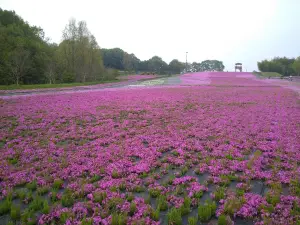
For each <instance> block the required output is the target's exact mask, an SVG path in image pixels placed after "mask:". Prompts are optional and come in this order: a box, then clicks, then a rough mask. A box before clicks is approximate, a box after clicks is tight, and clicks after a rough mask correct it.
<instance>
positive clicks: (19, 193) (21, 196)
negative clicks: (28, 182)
mask: <svg viewBox="0 0 300 225" xmlns="http://www.w3.org/2000/svg"><path fill="white" fill-rule="evenodd" d="M17 197H18V198H19V199H20V200H24V199H25V198H26V191H25V189H20V190H17Z"/></svg>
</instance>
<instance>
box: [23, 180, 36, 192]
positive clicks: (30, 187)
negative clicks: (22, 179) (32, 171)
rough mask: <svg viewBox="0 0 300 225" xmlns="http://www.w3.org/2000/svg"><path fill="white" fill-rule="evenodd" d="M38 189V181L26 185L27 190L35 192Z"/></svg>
mask: <svg viewBox="0 0 300 225" xmlns="http://www.w3.org/2000/svg"><path fill="white" fill-rule="evenodd" d="M36 187H37V184H36V181H35V180H34V181H32V182H30V183H28V184H26V188H28V189H29V190H30V191H35V190H36Z"/></svg>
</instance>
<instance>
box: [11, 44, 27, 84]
mask: <svg viewBox="0 0 300 225" xmlns="http://www.w3.org/2000/svg"><path fill="white" fill-rule="evenodd" d="M29 65H30V53H29V51H27V50H25V49H23V48H18V49H16V50H14V51H13V52H12V53H11V55H10V63H9V66H10V70H11V75H12V77H13V79H14V81H15V83H16V85H19V84H20V79H21V78H22V77H23V76H24V75H25V73H26V71H27V69H28V68H29Z"/></svg>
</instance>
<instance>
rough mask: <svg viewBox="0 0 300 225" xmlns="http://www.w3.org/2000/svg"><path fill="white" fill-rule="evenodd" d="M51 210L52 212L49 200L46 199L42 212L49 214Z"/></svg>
mask: <svg viewBox="0 0 300 225" xmlns="http://www.w3.org/2000/svg"><path fill="white" fill-rule="evenodd" d="M49 212H50V207H49V204H48V201H47V200H44V202H43V209H42V213H43V214H48V213H49Z"/></svg>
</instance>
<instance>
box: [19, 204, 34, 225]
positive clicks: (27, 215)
mask: <svg viewBox="0 0 300 225" xmlns="http://www.w3.org/2000/svg"><path fill="white" fill-rule="evenodd" d="M21 221H22V224H26V225H36V224H37V223H36V218H35V216H34V211H32V210H29V209H28V208H27V209H25V210H24V212H23V213H22V214H21Z"/></svg>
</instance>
